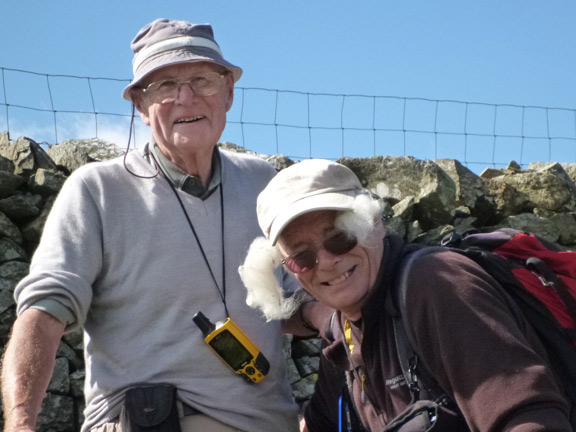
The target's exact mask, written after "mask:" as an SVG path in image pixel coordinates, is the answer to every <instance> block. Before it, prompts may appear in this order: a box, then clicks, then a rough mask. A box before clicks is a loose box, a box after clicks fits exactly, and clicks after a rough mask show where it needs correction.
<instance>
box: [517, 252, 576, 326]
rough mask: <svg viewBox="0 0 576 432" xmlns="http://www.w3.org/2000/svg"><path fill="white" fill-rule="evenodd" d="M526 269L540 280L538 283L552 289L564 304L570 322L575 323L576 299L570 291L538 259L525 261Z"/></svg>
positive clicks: (560, 279)
mask: <svg viewBox="0 0 576 432" xmlns="http://www.w3.org/2000/svg"><path fill="white" fill-rule="evenodd" d="M526 267H527V268H528V270H530V271H532V272H533V273H535V275H536V277H537V278H538V279H540V282H542V284H543V285H546V286H550V287H552V288H554V291H556V293H557V294H558V296H559V297H560V299H561V300H562V303H564V306H565V307H566V310H567V311H568V313H569V314H570V316H571V317H572V320H573V321H574V323H576V299H575V298H574V297H573V296H572V295H571V294H570V291H569V290H568V287H567V286H566V284H565V283H564V281H563V280H562V278H560V277H558V275H557V274H556V272H554V271H553V270H552V269H551V268H550V267H549V266H548V264H546V263H545V262H544V261H542V260H541V259H540V258H536V257H532V258H528V259H527V260H526Z"/></svg>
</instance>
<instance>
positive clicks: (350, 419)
mask: <svg viewBox="0 0 576 432" xmlns="http://www.w3.org/2000/svg"><path fill="white" fill-rule="evenodd" d="M258 220H259V223H260V226H261V228H262V231H263V232H264V233H265V235H266V237H265V238H264V239H262V238H259V239H257V240H255V241H254V242H253V244H252V246H251V248H250V250H249V253H248V256H247V258H246V261H245V264H244V265H243V266H242V267H241V269H240V271H241V273H242V278H243V280H244V281H245V283H246V285H247V288H249V291H250V296H249V300H250V303H251V304H252V305H253V306H256V307H260V308H261V309H262V310H263V311H265V313H266V314H267V315H268V316H274V317H282V316H283V315H284V316H286V315H290V314H291V313H292V311H294V310H295V308H296V306H297V304H295V303H294V301H293V298H288V299H285V298H284V296H283V294H282V293H281V292H280V291H279V290H277V288H278V286H274V284H273V283H270V282H268V283H265V284H262V283H261V282H262V280H263V276H265V275H266V274H267V273H271V272H272V270H273V269H274V266H275V265H280V263H282V264H284V267H286V268H288V269H289V270H290V271H291V272H293V273H294V274H295V275H296V276H297V278H298V280H299V281H300V282H301V284H302V287H303V288H304V289H305V290H306V291H308V292H309V293H310V294H312V295H313V296H314V297H315V298H316V299H317V300H318V301H319V302H321V303H322V304H325V305H328V306H330V307H332V308H334V309H336V312H335V313H334V314H333V315H332V317H331V319H327V317H326V315H324V317H323V316H322V313H324V314H325V311H321V313H320V314H318V312H317V310H316V311H313V310H312V309H310V308H307V310H306V311H305V313H304V318H306V319H307V320H308V321H309V322H311V323H316V324H315V325H316V326H317V328H318V329H320V330H326V329H325V327H327V328H328V329H329V331H324V332H323V333H324V337H325V340H326V342H327V345H328V346H327V347H326V348H325V349H324V350H323V353H324V356H323V357H322V360H321V361H322V362H323V363H322V364H321V367H320V373H319V378H318V381H317V383H316V388H315V394H314V396H313V397H312V400H311V401H310V403H309V404H308V405H307V407H306V410H305V426H304V428H303V430H304V431H307V432H325V431H336V430H338V431H347V432H349V431H366V430H367V431H374V432H375V431H384V430H386V431H428V430H433V431H449V432H463V431H469V430H472V431H510V432H511V431H514V432H528V431H566V432H568V431H571V430H573V429H572V428H571V427H570V422H569V415H570V414H569V412H570V409H569V405H568V401H567V399H566V398H565V393H564V391H565V390H564V389H562V384H561V382H560V381H558V380H557V379H556V376H555V374H554V371H553V370H552V368H551V366H550V363H549V362H548V356H547V355H546V352H545V351H544V350H543V349H542V344H541V343H540V341H539V339H538V337H537V335H536V333H535V331H534V330H533V329H532V328H531V327H530V325H529V324H528V323H527V322H526V320H525V319H524V318H523V317H522V316H521V314H520V313H519V312H518V311H517V309H515V308H514V307H513V306H512V305H511V304H510V302H509V301H507V300H506V296H504V295H503V292H502V289H501V288H500V287H499V285H498V283H497V282H496V281H495V280H494V279H493V278H492V277H491V276H490V275H488V273H486V272H485V271H484V270H483V269H482V268H481V267H480V266H479V265H478V264H477V263H475V262H473V261H472V260H471V259H470V258H468V257H465V256H464V255H462V254H459V253H456V252H454V251H451V250H448V249H447V248H446V250H442V251H441V252H437V253H428V254H425V255H420V254H418V255H411V254H409V252H410V249H411V248H405V245H404V242H403V240H402V239H401V238H400V237H399V236H397V235H394V234H387V233H386V229H385V226H384V224H383V221H382V207H381V203H380V201H379V199H378V197H376V196H372V195H371V194H370V193H369V191H367V190H366V189H364V188H363V187H362V184H361V183H360V181H359V180H358V178H357V177H356V175H355V174H354V173H353V172H352V170H350V169H349V168H347V167H346V166H344V165H341V164H338V163H335V162H330V161H326V160H321V159H316V160H314V159H313V160H307V161H303V162H300V163H297V164H295V165H292V166H290V167H288V168H285V169H284V170H282V171H281V172H280V173H279V174H278V175H277V176H276V177H274V178H273V179H272V180H271V181H270V183H269V184H268V186H266V188H265V189H264V190H263V191H262V193H261V194H260V195H259V197H258ZM429 251H431V250H430V249H429V250H428V251H426V250H424V252H429ZM435 252H436V251H435ZM405 257H410V260H411V261H412V262H413V264H412V266H410V271H409V272H407V273H408V274H406V273H403V274H402V276H404V278H405V279H404V278H403V280H404V281H405V285H404V286H405V289H404V290H403V291H402V295H403V296H404V297H405V299H406V300H405V302H406V311H409V313H406V318H405V320H404V322H405V323H406V325H407V326H408V328H410V329H411V332H410V333H411V334H413V335H414V338H413V339H414V341H415V347H414V350H415V351H416V352H417V353H418V356H417V357H407V358H410V359H411V360H414V359H416V360H414V361H413V362H412V363H411V364H410V371H409V373H407V374H404V373H403V368H402V367H401V364H400V360H399V358H400V356H399V355H398V351H397V346H396V342H397V341H398V340H402V339H397V338H396V336H395V335H396V330H397V328H396V327H395V325H394V314H395V308H394V305H396V304H397V303H395V302H394V300H393V297H392V295H390V294H392V293H394V292H395V291H394V290H392V289H391V287H393V286H397V285H395V281H396V277H397V275H398V273H399V272H398V269H399V268H400V264H401V263H403V262H404V258H405ZM267 266H268V269H267V268H266V267H267ZM272 282H273V281H272ZM304 306H308V303H306V304H304ZM315 309H316V308H315ZM322 321H325V322H326V324H327V326H322V325H321V323H322ZM422 365H426V366H427V370H428V372H429V374H428V375H427V378H430V377H434V379H435V380H436V381H437V382H438V384H439V385H440V388H442V389H443V390H444V392H443V393H442V392H441V393H436V397H437V399H436V402H438V403H436V402H434V401H432V400H430V399H427V398H426V396H425V395H426V391H427V390H428V389H430V388H434V386H431V387H428V386H427V384H431V380H430V379H429V380H423V379H422V380H421V381H420V382H418V381H417V380H413V381H412V383H411V385H408V382H409V381H408V379H409V378H412V379H413V377H414V373H416V374H417V376H418V377H422V375H420V371H422ZM406 369H407V368H406ZM344 377H345V378H346V379H344ZM418 388H419V389H421V390H422V393H421V394H419V393H420V392H419V390H418ZM436 389H438V387H437V388H436ZM566 390H567V389H566ZM430 392H432V391H430ZM341 396H342V399H340V397H341ZM419 396H422V397H423V399H424V400H419V399H418V398H419ZM415 401H418V403H414V404H412V402H415ZM339 402H340V405H339Z"/></svg>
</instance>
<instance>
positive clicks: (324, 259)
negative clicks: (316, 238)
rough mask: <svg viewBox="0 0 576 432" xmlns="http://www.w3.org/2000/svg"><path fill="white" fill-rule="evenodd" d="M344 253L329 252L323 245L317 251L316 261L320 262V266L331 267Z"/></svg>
mask: <svg viewBox="0 0 576 432" xmlns="http://www.w3.org/2000/svg"><path fill="white" fill-rule="evenodd" d="M341 257H342V255H334V254H333V253H330V252H328V251H327V250H326V249H324V248H323V247H322V248H320V249H319V250H318V252H316V262H317V263H318V264H317V265H318V268H323V269H330V268H332V267H333V266H334V264H336V263H337V262H339V261H340V258H341Z"/></svg>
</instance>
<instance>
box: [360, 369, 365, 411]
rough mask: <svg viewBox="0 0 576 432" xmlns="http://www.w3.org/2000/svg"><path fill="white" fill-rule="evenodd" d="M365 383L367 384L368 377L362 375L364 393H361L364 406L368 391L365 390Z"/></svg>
mask: <svg viewBox="0 0 576 432" xmlns="http://www.w3.org/2000/svg"><path fill="white" fill-rule="evenodd" d="M365 382H366V375H364V374H362V393H361V400H362V403H363V404H364V403H366V391H365V388H364V384H365Z"/></svg>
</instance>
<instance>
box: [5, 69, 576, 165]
mask: <svg viewBox="0 0 576 432" xmlns="http://www.w3.org/2000/svg"><path fill="white" fill-rule="evenodd" d="M0 72H1V85H2V89H1V93H0V94H1V97H2V98H3V99H2V100H0V131H8V132H9V134H10V136H11V137H12V138H14V137H16V136H28V137H30V138H32V139H34V140H35V141H38V142H43V143H44V144H46V145H52V144H56V143H60V142H62V141H64V140H67V139H86V138H99V139H103V140H105V141H108V142H113V143H115V144H117V145H119V146H120V147H123V146H125V143H126V142H127V140H128V132H129V130H130V118H131V104H130V103H128V102H126V101H123V100H122V99H121V97H120V94H121V92H122V89H123V88H124V87H125V86H126V85H127V84H128V83H129V80H128V79H114V78H96V77H82V76H71V75H50V74H44V73H37V72H31V71H25V70H18V69H9V68H3V67H0ZM234 97H235V101H234V105H233V107H232V109H231V111H230V112H229V113H228V123H227V127H226V130H225V132H224V134H223V136H222V140H223V141H227V142H231V143H234V144H237V145H240V146H242V147H244V148H246V149H249V150H252V151H255V152H257V153H263V154H268V155H272V154H284V155H286V156H288V157H290V158H292V159H295V160H301V159H307V158H313V157H321V158H326V159H338V158H340V157H370V156H376V155H385V156H414V157H416V158H419V159H440V158H448V159H457V160H459V161H460V162H462V163H463V164H465V165H467V166H469V167H470V168H471V169H473V170H477V169H479V168H485V167H502V166H506V165H508V163H509V162H510V161H512V160H514V161H516V162H517V163H519V164H520V165H522V166H524V165H526V164H528V163H530V162H536V161H546V162H548V161H556V162H576V145H575V144H576V109H567V108H552V107H539V106H519V105H511V104H487V103H477V102H462V101H453V100H432V99H424V98H409V97H396V96H374V95H373V96H369V95H351V94H326V93H308V92H299V91H287V90H272V89H263V88H246V87H236V89H235V95H234ZM136 124H137V125H138V126H134V128H133V131H132V132H133V133H134V138H133V139H134V142H135V144H136V147H138V146H140V145H143V144H144V143H145V142H146V141H147V140H148V134H149V131H148V130H147V128H146V127H144V126H143V125H141V124H138V122H137V123H136Z"/></svg>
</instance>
